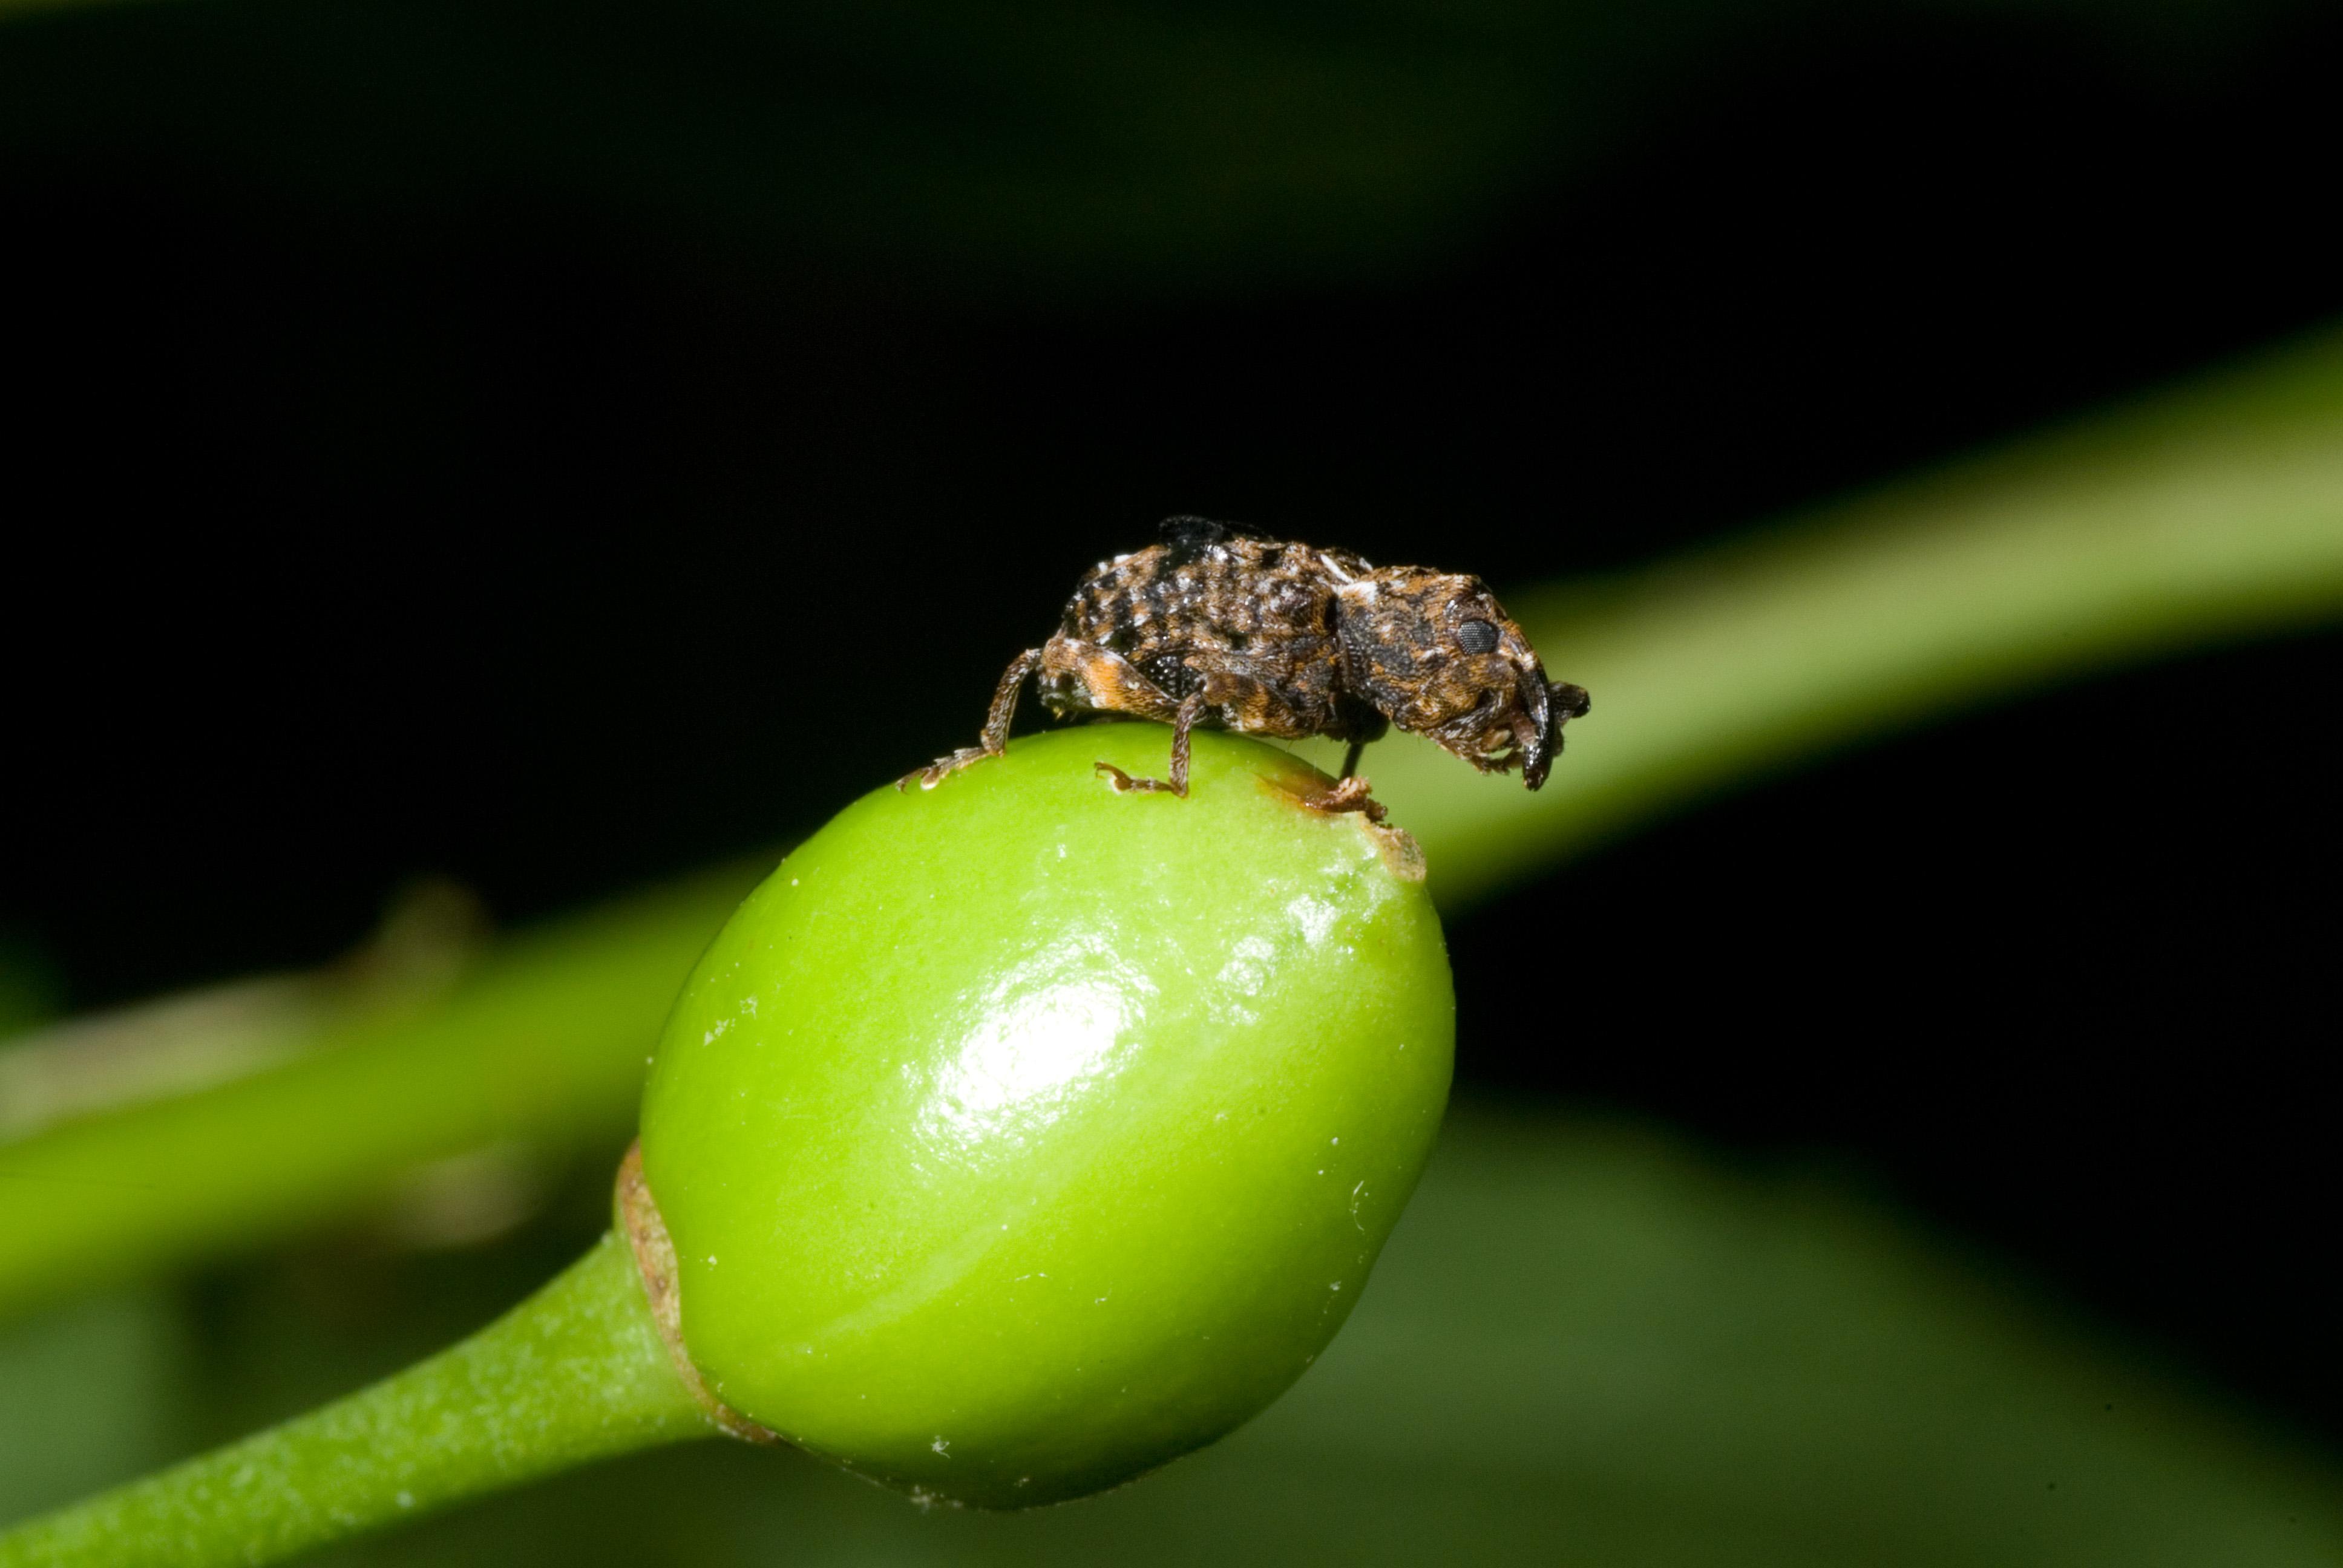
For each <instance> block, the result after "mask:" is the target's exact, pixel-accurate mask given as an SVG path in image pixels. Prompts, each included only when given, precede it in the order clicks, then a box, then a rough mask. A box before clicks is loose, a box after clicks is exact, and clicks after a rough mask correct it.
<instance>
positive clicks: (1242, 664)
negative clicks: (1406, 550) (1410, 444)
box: [901, 517, 1588, 814]
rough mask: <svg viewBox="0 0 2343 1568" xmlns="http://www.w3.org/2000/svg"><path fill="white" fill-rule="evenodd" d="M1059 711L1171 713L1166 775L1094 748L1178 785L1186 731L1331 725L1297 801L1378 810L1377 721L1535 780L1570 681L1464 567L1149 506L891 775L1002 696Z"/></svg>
mask: <svg viewBox="0 0 2343 1568" xmlns="http://www.w3.org/2000/svg"><path fill="white" fill-rule="evenodd" d="M1037 672H1038V674H1039V677H1040V678H1039V681H1038V683H1037V684H1038V689H1039V691H1040V695H1041V702H1042V704H1043V706H1045V707H1047V708H1048V709H1050V711H1051V713H1053V714H1055V715H1056V716H1058V717H1059V718H1061V719H1065V718H1071V717H1073V716H1075V715H1085V714H1087V715H1099V716H1118V717H1124V718H1132V719H1157V720H1160V721H1161V722H1163V723H1166V724H1169V725H1171V726H1172V758H1171V766H1170V767H1169V768H1168V769H1166V777H1165V778H1163V779H1134V778H1131V776H1130V775H1128V774H1126V773H1124V772H1122V771H1121V769H1116V768H1111V767H1109V766H1108V765H1107V764H1105V763H1101V764H1099V768H1100V770H1101V772H1103V773H1106V774H1108V775H1109V776H1110V777H1111V778H1112V779H1113V781H1114V783H1115V787H1116V788H1117V789H1128V790H1139V791H1155V790H1166V791H1169V792H1170V793H1172V794H1174V795H1182V796H1184V795H1185V794H1187V792H1188V753H1189V741H1188V737H1189V733H1190V731H1192V730H1193V729H1196V728H1197V727H1198V726H1200V725H1201V726H1203V727H1205V728H1207V729H1232V730H1236V731H1238V732H1239V733H1242V734H1246V735H1265V736H1272V737H1275V738H1277V739H1302V738H1303V737H1306V736H1313V735H1323V736H1328V737H1331V738H1332V739H1337V740H1346V741H1348V742H1349V743H1350V749H1349V751H1348V752H1347V754H1346V755H1345V756H1344V759H1343V762H1342V781H1341V782H1340V783H1339V784H1337V785H1336V786H1335V788H1333V789H1331V790H1328V791H1326V792H1325V793H1324V794H1322V795H1321V796H1319V797H1317V798H1315V799H1312V801H1311V802H1310V803H1311V804H1312V805H1315V806H1317V807H1319V808H1320V809H1325V810H1364V811H1369V812H1374V813H1377V814H1379V813H1380V809H1379V808H1377V807H1376V806H1375V805H1374V803H1373V801H1372V800H1371V799H1369V798H1368V794H1367V787H1366V780H1365V779H1361V778H1359V777H1357V769H1358V764H1359V754H1360V752H1361V750H1362V749H1363V748H1364V747H1365V746H1366V744H1367V743H1368V742H1369V741H1371V740H1374V739H1378V738H1379V737H1381V736H1383V734H1384V733H1386V732H1387V731H1388V730H1389V729H1391V728H1392V727H1393V726H1394V725H1395V726H1397V727H1398V728H1399V729H1403V730H1406V731H1407V732H1408V733H1410V734H1413V735H1422V736H1423V737H1425V738H1426V739H1430V740H1433V741H1434V742H1436V743H1437V744H1438V745H1440V746H1442V747H1443V748H1444V749H1447V750H1449V751H1452V752H1453V753H1454V754H1455V755H1457V756H1459V757H1462V758H1463V759H1464V760H1466V761H1467V762H1470V763H1471V764H1473V767H1475V768H1477V769H1481V771H1483V773H1509V772H1513V771H1514V770H1515V769H1519V770H1520V772H1521V775H1522V782H1523V784H1526V785H1527V786H1528V787H1529V788H1531V789H1536V788H1538V787H1539V786H1540V785H1542V784H1544V782H1545V779H1546V773H1547V770H1548V769H1551V768H1552V767H1553V765H1554V758H1555V756H1556V755H1558V754H1559V753H1560V752H1561V750H1562V727H1563V726H1564V724H1565V723H1567V722H1568V721H1569V720H1571V719H1575V718H1577V717H1578V716H1580V715H1581V714H1583V713H1584V712H1585V711H1586V710H1587V706H1588V704H1587V699H1586V691H1585V689H1584V688H1583V687H1577V686H1573V685H1571V684H1569V683H1568V682H1566V681H1549V680H1547V679H1546V677H1545V668H1544V666H1543V665H1541V664H1540V663H1539V662H1538V656H1537V652H1536V650H1535V649H1534V648H1531V647H1530V645H1529V639H1528V638H1525V637H1523V635H1522V628H1520V627H1519V626H1516V625H1515V624H1514V623H1513V618H1512V617H1510V616H1508V615H1506V614H1505V611H1504V607H1503V606H1502V605H1500V604H1499V603H1498V602H1497V600H1496V597H1495V596H1494V595H1493V594H1492V593H1490V591H1489V590H1488V588H1487V587H1486V586H1485V585H1483V583H1482V581H1481V579H1480V578H1474V577H1467V576H1463V575H1462V574H1458V573H1451V572H1435V571H1432V570H1429V569H1427V568H1423V567H1375V566H1373V565H1371V564H1369V563H1368V562H1367V561H1365V560H1363V559H1361V558H1359V557H1357V556H1354V555H1353V554H1351V553H1350V552H1349V551H1347V550H1336V549H1320V548H1317V547H1315V546H1312V545H1304V544H1295V543H1292V542H1287V541H1280V540H1274V539H1264V538H1255V537H1254V536H1252V535H1250V534H1246V533H1244V532H1242V531H1241V530H1239V529H1237V528H1232V527H1231V526H1230V525H1228V524H1226V523H1220V522H1214V521H1212V519H1210V518H1192V517H1179V518H1165V519H1164V521H1163V525H1162V540H1161V543H1159V544H1155V545H1151V546H1150V547H1148V548H1146V549H1143V550H1136V551H1133V552H1132V553H1131V554H1129V555H1121V556H1117V557H1115V558H1113V559H1112V560H1109V561H1102V562H1101V563H1100V564H1099V565H1097V566H1096V567H1093V568H1091V571H1090V572H1089V574H1088V575H1087V576H1085V577H1084V578H1082V580H1081V583H1080V584H1079V585H1077V587H1076V588H1075V589H1074V596H1073V598H1071V600H1069V601H1068V603H1067V605H1066V610H1065V615H1064V617H1063V618H1062V619H1061V621H1060V622H1059V625H1058V629H1057V631H1056V632H1055V633H1054V634H1053V635H1052V636H1051V638H1050V640H1049V641H1047V642H1045V643H1043V644H1042V645H1041V647H1039V648H1028V649H1027V650H1026V651H1025V652H1023V653H1021V654H1019V655H1018V656H1017V657H1016V658H1015V659H1013V660H1011V663H1010V666H1009V668H1008V669H1007V671H1006V672H1004V673H1003V674H1002V676H1001V685H1000V688H999V689H998V690H996V691H995V692H994V693H993V698H992V707H991V709H990V712H989V713H988V714H987V715H986V718H985V723H984V730H983V733H982V735H981V736H980V738H979V739H978V743H977V744H976V745H974V746H970V747H963V748H962V749H960V750H958V751H955V752H953V753H952V754H951V755H950V756H949V757H941V758H938V759H936V761H935V762H934V763H933V764H932V765H931V766H930V767H927V768H923V769H920V771H918V772H916V773H913V774H910V775H909V776H908V777H906V778H905V779H903V780H902V781H901V782H902V783H903V784H906V785H908V784H910V782H912V780H914V779H916V780H918V781H919V784H920V788H921V789H934V788H935V787H936V786H937V785H938V784H940V783H941V782H943V780H944V779H947V778H949V777H950V775H951V774H953V773H954V772H957V771H958V770H959V769H962V768H965V767H967V766H968V765H969V764H970V763H972V762H977V761H980V760H982V759H985V758H987V757H996V756H999V755H1000V754H1001V751H1002V750H1003V749H1005V748H1006V747H1007V745H1008V742H1009V725H1010V720H1011V719H1012V718H1013V717H1014V716H1015V714H1016V710H1017V695H1018V692H1019V690H1020V689H1021V687H1022V686H1023V685H1024V683H1025V679H1026V678H1027V677H1028V676H1031V675H1034V674H1036V673H1037Z"/></svg>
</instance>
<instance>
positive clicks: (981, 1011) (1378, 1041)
mask: <svg viewBox="0 0 2343 1568" xmlns="http://www.w3.org/2000/svg"><path fill="white" fill-rule="evenodd" d="M1168 739H1169V732H1168V731H1167V730H1165V729H1163V728H1162V727H1161V726H1158V725H1151V724H1121V725H1106V726H1098V727H1092V728H1086V729H1077V730H1070V731H1058V732H1055V733H1052V734H1049V735H1044V736H1040V737H1037V738H1034V739H1029V740H1021V741H1020V742H1018V743H1017V744H1016V745H1015V746H1013V747H1012V748H1011V749H1010V751H1009V753H1008V754H1007V755H1006V756H1004V757H1000V758H993V759H987V760H985V761H982V762H980V763H978V764H977V765H976V766H974V767H972V768H969V769H964V770H962V771H961V772H960V773H957V774H954V775H953V776H951V777H950V778H949V779H946V780H944V782H943V783H942V784H941V785H940V786H939V787H938V788H936V789H933V790H928V791H923V790H921V789H919V788H918V787H916V786H914V787H913V788H911V789H908V790H904V791H901V792H898V791H897V790H895V789H892V788H888V789H880V790H879V791H878V792H876V793H874V794H872V795H870V796H867V797H865V798H864V799H861V800H860V801H858V802H856V803H855V804H854V805H852V806H850V807H849V808H848V809H846V810H845V811H843V812H841V813H840V815H839V816H838V817H837V818H836V819H834V820H832V821H831V822H830V825H829V826H828V827H826V828H824V829H822V830H821V831H820V833H818V834H816V835H815V836H814V837H813V838H812V839H809V840H808V841H807V842H806V843H805V844H804V845H803V846H802V847H801V848H800V849H798V850H797V852H796V853H794V854H792V855H791V856H790V857H789V859H788V860H786V861H785V862H783V864H782V865H781V867H780V869H779V870H777V871H775V872H774V873H773V875H772V876H771V877H770V878H769V879H767V880H766V881H765V883H764V884H763V885H762V886H761V887H759V889H758V890H756V892H754V893H752V894H751V895H750V896H749V899H748V900H747V901H746V902H745V903H743V904H742V905H741V907H740V910H739V913H738V914H736V915H735V916H734V917H733V919H732V920H731V923H730V924H729V925H728V926H727V927H726V928H725V929H724V931H723V933H722V934H721V935H719V937H718V938H717V939H716V942H715V944H714V945H713V946H712V947H711V948H709V951H708V953H707V955H706V956H705V957H704V958H703V959H702V960H700V963H699V969H698V970H697V971H696V972H695V973H694V975H693V977H692V979H691V980H690V982H689V985H688V986H687V987H686V989H685V990H684V993H683V996H682V1000H680V1001H679V1003H678V1004H677V1007H676V1011H675V1014H674V1017H673V1019H672V1020H670V1021H669V1025H668V1028H667V1031H666V1034H665V1036H664V1037H663V1039H662V1040H661V1042H660V1045H659V1054H658V1057H657V1059H656V1061H655V1063H654V1065H653V1068H652V1070H651V1076H650V1084H649V1090H648V1091H647V1093H646V1096H645V1100H644V1105H643V1121H642V1141H643V1159H644V1167H645V1172H646V1175H647V1177H648V1180H649V1185H650V1190H651V1193H652V1195H653V1197H654V1199H655V1200H656V1201H657V1202H658V1204H659V1209H660V1211H661V1213H662V1215H663V1216H664V1217H665V1220H666V1221H667V1225H668V1229H669V1233H670V1234H671V1235H672V1236H673V1238H674V1241H675V1244H676V1251H677V1253H678V1255H679V1261H680V1264H681V1276H680V1278H681V1296H682V1312H683V1339H684V1343H685V1345H686V1347H687V1348H688V1350H689V1352H690V1355H691V1358H692V1360H693V1361H694V1362H696V1363H697V1364H698V1365H699V1368H700V1369H701V1371H702V1372H704V1373H705V1374H706V1376H707V1378H708V1381H709V1384H710V1385H711V1387H712V1388H713V1389H714V1390H715V1391H716V1392H717V1393H718V1395H719V1397H720V1398H721V1399H723V1400H724V1401H725V1402H727V1403H729V1404H730V1405H731V1406H733V1407H734V1408H735V1409H737V1410H739V1411H741V1412H744V1413H746V1414H748V1415H749V1416H751V1417H753V1418H754V1419H755V1420H757V1421H759V1422H762V1423H764V1424H765V1425H767V1426H769V1427H771V1428H772V1429H774V1430H775V1431H777V1432H780V1433H781V1434H782V1435H783V1436H785V1437H787V1438H789V1440H790V1441H791V1442H796V1443H799V1445H801V1446H803V1447H805V1448H808V1449H810V1450H813V1451H814V1452H819V1453H822V1454H825V1455H828V1456H830V1458H832V1459H835V1460H838V1461H839V1462H842V1463H845V1464H847V1465H850V1467H852V1468H853V1469H855V1470H857V1471H859V1472H861V1473H864V1474H866V1475H870V1476H872V1477H875V1478H877V1479H880V1480H882V1481H885V1482H887V1483H890V1484H893V1485H897V1486H900V1487H903V1488H905V1489H907V1490H910V1491H911V1492H913V1493H915V1494H918V1495H921V1496H925V1497H932V1498H937V1499H942V1500H949V1501H953V1502H961V1503H973V1504H977V1505H980V1506H985V1507H1023V1506H1028V1505H1031V1504H1035V1503H1051V1502H1057V1501H1060V1500H1061V1499H1065V1498H1069V1497H1077V1496H1081V1495H1082V1494H1083V1493H1090V1492H1094V1491H1097V1490H1099V1489H1101V1488H1102V1487H1107V1486H1111V1485H1113V1484H1115V1483H1118V1482H1121V1481H1125V1480H1128V1479H1129V1478H1131V1476H1134V1475H1137V1474H1139V1473H1141V1472H1142V1471H1145V1470H1148V1469H1150V1468H1151V1467H1153V1466H1155V1465H1158V1464H1161V1463H1162V1462H1165V1461H1167V1460H1170V1459H1172V1458H1174V1457H1176V1456H1178V1455H1179V1454H1182V1453H1185V1452H1188V1451H1190V1450H1192V1449H1194V1448H1197V1447H1200V1446H1202V1444H1204V1443H1207V1442H1212V1440H1213V1439H1214V1438H1217V1437H1219V1436H1221V1435H1222V1434H1223V1433H1225V1432H1229V1431H1230V1430H1231V1429H1232V1428H1234V1427H1235V1426H1237V1425H1238V1424H1239V1423H1240V1422H1243V1421H1244V1420H1246V1419H1247V1418H1248V1417H1250V1416H1252V1414H1254V1413H1255V1412H1258V1411H1260V1410H1261V1409H1262V1407H1263V1406H1265V1405H1267V1404H1268V1403H1269V1402H1270V1401H1272V1400H1273V1399H1274V1398H1276V1397H1277V1395H1278V1394H1279V1393H1280V1392H1282V1391H1283V1390H1284V1389H1285V1388H1286V1387H1287V1386H1288V1385H1289V1384H1291V1383H1292V1382H1293V1380H1294V1379H1295V1378H1297V1377H1299V1376H1300V1375H1301V1374H1302V1370H1303V1369H1304V1368H1305V1367H1306V1366H1308V1365H1309V1363H1310V1362H1312V1360H1314V1359H1316V1357H1317V1354H1318V1352H1320V1351H1321V1350H1322V1349H1323V1348H1324V1346H1325V1344H1326V1342H1328V1341H1329V1340H1330V1339H1332V1337H1333V1334H1334V1332H1335V1331H1336V1330H1337V1329H1339V1328H1340V1327H1341V1326H1342V1321H1343V1319H1344V1318H1345V1317H1346V1316H1348V1315H1349V1312H1350V1310H1351V1307H1352V1305H1353V1302H1356V1301H1357V1300H1358V1297H1359V1291H1360V1289H1361V1287H1362V1286H1363V1285H1364V1284H1365V1283H1366V1279H1367V1271H1368V1270H1369V1268H1370V1267H1372V1266H1373V1262H1374V1260H1375V1255H1376V1253H1377V1252H1378V1251H1380V1250H1381V1249H1382V1247H1383V1241H1384V1238H1385V1237H1386V1236H1387V1235H1388V1234H1389V1233H1390V1231H1391V1228H1392V1226H1393V1223H1394V1222H1396V1221H1397V1220H1398V1218H1399V1214H1400V1210H1401V1208H1402V1207H1403V1205H1404V1204H1405V1202H1406V1201H1407V1198H1408V1195H1409V1193H1410V1192H1411V1191H1413V1188H1414V1186H1415V1181H1416V1177H1417V1175H1418V1174H1419V1173H1420V1171H1422V1170H1423V1162H1424V1160H1425V1157H1426V1156H1427V1155H1428V1154H1429V1153H1430V1151H1431V1149H1432V1144H1433V1134H1434V1132H1435V1131H1436V1130H1437V1128H1438V1125H1439V1122H1440V1117H1441V1111H1442V1109H1443V1105H1444V1103H1445V1101H1446V1099H1447V1092H1448V1081H1449V1071H1450V1065H1451V1060H1452V1050H1453V1040H1454V1002H1453V992H1452V990H1451V987H1450V982H1449V975H1448V960H1447V955H1446V952H1445V950H1444V949H1443V945H1442V942H1441V936H1440V926H1439V922H1438V920H1436V918H1435V917H1434V915H1433V909H1432V903H1431V900H1429V899H1428V898H1427V897H1426V896H1425V893H1424V889H1423V881H1422V879H1421V873H1420V869H1419V868H1418V867H1416V866H1414V865H1412V864H1411V863H1410V858H1409V851H1412V849H1413V846H1411V845H1406V844H1405V843H1404V841H1403V840H1397V841H1395V836H1393V835H1391V834H1388V833H1386V832H1385V831H1384V830H1383V829H1374V828H1370V827H1368V826H1367V825H1366V824H1365V823H1364V822H1363V821H1362V820H1361V819H1359V818H1358V817H1357V816H1355V815H1346V816H1327V815H1324V814H1322V813H1319V812H1316V811H1313V810H1310V809H1306V808H1303V807H1302V806H1301V805H1300V804H1299V801H1298V795H1300V794H1304V793H1308V792H1309V791H1311V790H1312V789H1316V788H1321V787H1322V786H1323V783H1324V779H1323V777H1322V775H1320V774H1318V773H1316V772H1315V771H1314V770H1313V769H1309V768H1307V767H1305V766H1304V765H1302V763H1300V762H1298V761H1297V760H1296V759H1293V758H1292V757H1290V756H1288V755H1287V754H1286V753H1284V752H1282V751H1280V750H1277V749H1274V748H1272V747H1267V746H1263V745H1261V744H1259V743H1258V742H1254V741H1250V740H1244V739H1237V738H1234V737H1229V736H1224V735H1217V734H1203V735H1199V736H1197V737H1196V749H1195V763H1194V773H1193V777H1192V788H1191V791H1190V794H1189V796H1188V798H1187V799H1178V798H1175V797H1173V796H1171V795H1169V794H1158V795H1141V794H1127V795H1126V794H1118V793H1116V792H1115V791H1114V790H1113V789H1111V788H1110V786H1109V785H1108V783H1107V782H1106V781H1105V780H1104V779H1099V778H1097V777H1095V776H1094V775H1093V773H1092V771H1091V762H1092V760H1093V759H1106V760H1109V761H1111V762H1114V763H1117V764H1118V765H1120V766H1121V767H1122V768H1124V769H1128V770H1130V771H1131V772H1132V773H1134V774H1138V775H1146V774H1151V773H1160V772H1161V770H1162V769H1163V763H1164V756H1165V751H1166V746H1167V742H1168Z"/></svg>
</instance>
